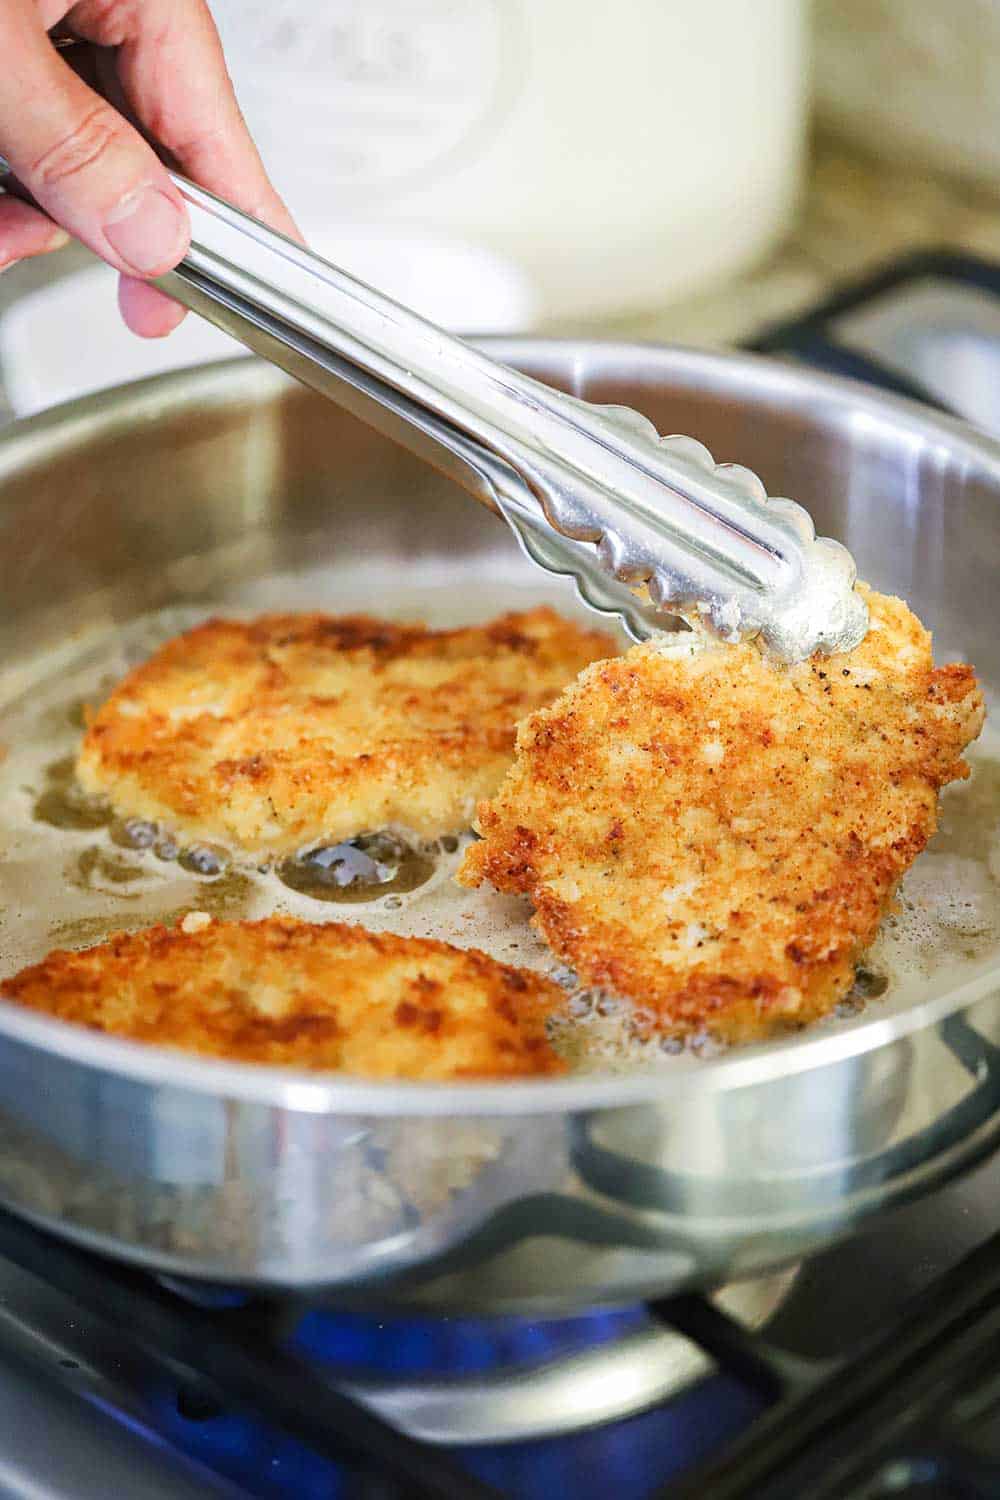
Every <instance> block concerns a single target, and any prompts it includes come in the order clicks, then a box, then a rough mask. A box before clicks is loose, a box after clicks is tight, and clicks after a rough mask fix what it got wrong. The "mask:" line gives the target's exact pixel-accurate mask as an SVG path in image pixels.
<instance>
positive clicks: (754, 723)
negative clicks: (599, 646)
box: [459, 589, 983, 1040]
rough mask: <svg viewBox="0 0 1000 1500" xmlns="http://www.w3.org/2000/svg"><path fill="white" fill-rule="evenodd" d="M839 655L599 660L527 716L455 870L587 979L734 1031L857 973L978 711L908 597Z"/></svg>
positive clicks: (710, 652) (686, 1021) (668, 648)
mask: <svg viewBox="0 0 1000 1500" xmlns="http://www.w3.org/2000/svg"><path fill="white" fill-rule="evenodd" d="M863 592H864V593H865V596H866V598H867V599H868V602H869V606H870V610H871V628H870V629H869V632H868V634H867V636H866V637H865V639H864V641H862V643H861V644H860V645H859V646H858V647H857V648H856V649H855V650H854V651H852V652H850V653H848V654H844V655H838V656H830V657H820V656H816V657H814V658H812V659H811V660H810V661H807V662H803V663H801V664H800V665H797V666H792V667H787V668H782V667H778V666H775V665H773V664H770V663H769V662H768V661H767V660H765V659H764V657H763V656H762V655H761V653H760V652H759V651H758V650H757V649H756V648H755V647H754V646H753V645H750V644H746V645H724V646H720V645H716V644H709V643H708V642H706V641H704V639H703V638H702V637H700V636H696V635H694V634H692V635H688V636H686V637H673V638H672V642H671V643H670V644H667V643H663V644H661V643H647V644H645V645H642V646H637V647H635V648H634V649H632V650H631V651H629V652H628V653H627V654H626V655H625V656H622V657H620V658H618V659H617V660H614V661H607V662H602V663H599V664H597V665H595V666H592V667H589V668H587V669H586V670H585V671H584V672H583V674H582V675H581V677H580V678H579V680H578V681H577V682H576V683H574V684H573V686H572V687H570V688H568V689H567V691H566V692H565V693H563V695H562V696H561V697H560V698H559V699H558V700H557V701H556V702H555V703H554V704H552V706H551V707H549V708H547V709H543V710H542V711H541V712H539V713H537V714H535V715H534V716H533V717H532V718H530V719H529V720H527V721H526V722H525V723H523V724H522V725H521V726H520V729H519V731H518V742H517V758H516V761H515V764H514V766H513V768H512V770H511V771H510V773H509V775H508V777H507V779H506V780H505V782H504V784H503V786H502V787H501V789H500V791H499V793H498V794H497V795H496V797H494V798H493V799H492V800H491V801H486V802H484V803H483V804H482V805H481V807H480V809H479V827H480V830H481V833H482V841H481V842H480V843H478V844H475V845H473V846H472V847H471V848H470V849H469V850H468V851H467V854H466V857H465V860H464V863H463V865H462V867H461V870H460V872H459V879H460V880H461V881H462V883H463V884H466V885H478V884H479V883H480V882H482V881H491V882H492V883H493V885H494V886H496V887H498V888H499V889H500V890H503V891H520V892H524V893H525V894H526V895H528V896H529V897H530V898H531V900H532V902H533V903H534V906H535V911H536V921H537V923H538V925H539V927H540V928H541V931H542V932H543V934H544V936H545V937H546V939H547V940H548V942H549V944H550V945H551V947H552V948H553V949H554V951H555V952H556V954H558V956H559V957H560V958H561V959H562V960H564V961H565V962H566V963H568V964H570V965H571V966H572V967H573V968H574V969H575V970H576V972H577V974H578V976H579V978H580V980H581V981H582V982H583V983H584V984H586V985H589V986H598V987H602V988H605V989H608V990H611V991H613V992H616V993H618V994H619V995H624V996H625V997H627V998H629V999H632V1000H634V1001H636V1002H638V1003H640V1004H641V1005H642V1006H643V1007H645V1008H648V1009H649V1010H651V1011H652V1012H653V1014H654V1016H655V1018H656V1021H655V1024H656V1025H658V1026H659V1027H660V1028H662V1029H663V1030H665V1031H667V1032H670V1033H673V1034H676V1035H684V1034H690V1033H701V1032H707V1033H709V1034H712V1035H715V1036H717V1037H719V1038H721V1039H726V1040H740V1039H746V1038H750V1037H753V1036H757V1035H762V1034H766V1033H767V1032H769V1031H772V1030H775V1029H777V1028H780V1027H787V1026H797V1025H801V1024H804V1023H805V1022H807V1021H809V1020H812V1019H814V1018H815V1017H817V1016H820V1015H822V1014H823V1013H825V1012H826V1011H829V1010H830V1009H831V1008H832V1007H833V1006H834V1005H835V1004H836V1003H837V1001H838V1000H839V999H840V998H841V997H842V996H843V995H844V994H845V993H846V991H847V990H848V989H849V988H850V987H851V984H852V981H853V977H854V970H855V965H856V962H857V960H858V958H859V957H860V955H861V954H862V952H863V951H864V950H865V949H866V948H867V947H868V946H869V944H870V943H871V942H872V940H873V939H874V937H875V934H876V931H877V929H878V926H879V922H880V921H881V919H882V916H883V914H884V913H885V911H886V908H887V906H888V904H889V902H890V901H891V899H892V895H893V892H894V890H895V887H896V884H897V882H898V881H899V879H900V877H901V876H902V874H903V872H904V871H905V870H906V869H907V867H908V866H909V865H910V864H911V863H912V861H913V860H914V859H915V858H916V856H917V854H919V852H920V851H921V849H923V847H924V845H925V844H926V842H927V840H928V838H929V837H930V835H931V834H932V833H933V832H934V829H935V826H936V817H937V795H938V792H939V790H940V788H941V787H943V786H944V785H945V784H946V783H947V782H949V781H953V780H956V779H958V778H961V777H963V776H965V775H967V774H968V770H967V767H966V766H965V765H964V763H963V761H962V760H961V755H962V752H963V750H964V749H965V747H966V745H968V743H969V742H970V740H972V739H974V738H975V736H976V735H977V734H978V733H979V730H980V728H981V727H982V722H983V700H982V695H981V693H980V691H979V688H978V686H977V683H976V679H975V675H974V673H973V671H972V669H971V668H970V667H967V666H944V667H937V668H935V667H934V665H933V661H932V657H931V639H930V636H929V634H928V632H927V631H926V630H925V629H924V628H923V626H922V625H921V624H920V621H919V620H918V619H916V617H915V616H914V615H913V614H912V613H911V612H910V610H909V609H907V607H906V605H905V604H903V603H902V602H901V601H900V600H898V599H891V598H887V597H885V596H884V595H881V594H877V593H874V592H873V591H870V590H867V589H864V590H863Z"/></svg>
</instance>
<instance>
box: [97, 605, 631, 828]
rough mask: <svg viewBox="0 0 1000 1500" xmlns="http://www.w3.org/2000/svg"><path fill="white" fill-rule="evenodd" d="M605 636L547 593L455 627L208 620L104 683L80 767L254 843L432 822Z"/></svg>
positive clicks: (154, 812)
mask: <svg viewBox="0 0 1000 1500" xmlns="http://www.w3.org/2000/svg"><path fill="white" fill-rule="evenodd" d="M615 649H616V648H615V644H614V642H613V640H612V639H611V637H610V636H608V635H605V634H603V633H601V632H598V631H592V630H583V629H581V628H580V627H579V626H576V625H573V624H571V623H570V622H569V621H567V620H563V619H561V618H560V616H559V615H557V614H556V613H555V612H554V611H553V610H551V609H547V608H541V609H534V610H530V611H528V612H526V613H521V614H507V615H504V616H502V617H501V618H500V619H497V620H494V621H492V622H491V623H490V624H488V625H482V626H469V627H466V628H464V629H461V630H429V629H427V628H426V627H425V626H423V625H399V624H393V623H390V622H387V621H384V620H375V619H370V618H368V617H367V616H363V615H352V616H346V617H343V618H339V619H337V618H332V617H330V616H327V615H322V614H298V615H264V616H262V617H261V618H259V619H257V620H253V621H251V622H249V623H240V622H237V621H234V620H210V621H208V623H207V624H204V625H200V626H198V627H197V628H196V629H194V630H190V631H188V632H187V633H186V634H185V635H182V636H178V637H177V638H176V639H174V640H172V641H169V642H168V643H167V644H166V645H165V646H163V647H162V649H161V650H159V651H158V652H157V653H156V654H155V655H154V656H153V657H152V658H151V659H150V660H149V661H147V662H146V663H144V664H143V665H142V666H140V667H138V668H137V669H136V670H135V671H133V672H131V673H130V674H129V675H128V676H127V677H126V678H125V680H124V681H123V682H122V683H120V684H119V686H118V687H117V688H116V689H115V691H114V692H113V693H112V694H111V697H110V698H109V699H108V700H107V702H106V703H105V704H104V706H103V707H102V708H101V709H100V710H99V712H98V713H97V714H96V716H95V717H94V719H93V721H92V722H91V724H90V726H89V728H88V730H87V733H86V736H85V738H84V741H83V746H82V749H81V752H80V756H79V761H78V766H77V774H78V777H79V780H80V782H81V784H82V785H83V787H84V789H85V790H86V791H88V792H97V793H103V794H105V795H106V796H107V797H108V799H109V800H110V802H111V804H112V806H113V807H114V808H115V810H116V811H117V812H118V813H119V814H120V815H122V816H124V817H134V818H141V819H147V820H149V821H151V822H155V823H161V824H163V825H164V826H165V827H167V828H169V829H170V830H171V832H172V833H173V834H174V835H176V836H178V837H180V838H181V839H182V840H186V841H188V842H196V841H198V840H219V841H221V842H223V843H226V844H231V845H234V846H236V847H237V848H239V849H240V850H241V851H243V852H245V853H248V854H251V855H254V856H257V857H264V858H269V857H272V856H276V855H284V854H292V853H295V852H297V851H299V850H300V849H302V848H304V847H307V846H309V845H311V844H317V843H319V842H330V843H336V842H338V841H339V840H341V839H345V838H352V837H354V836H355V835H356V834H360V833H365V832H369V831H374V830H378V829H382V828H386V827H390V826H398V827H402V828H406V829H409V830H412V831H413V832H414V833H416V834H419V835H421V836H424V837H428V838H434V837H437V836H439V835H441V834H445V833H451V832H455V831H457V830H459V829H462V828H465V827H468V825H469V823H470V822H471V819H472V815H473V812H474V809H475V805H476V802H477V801H478V799H479V798H481V797H485V796H489V795H490V794H491V793H493V792H494V791H495V790H496V789H497V787H498V786H499V784H500V781H501V779H502V777H503V774H504V772H505V771H506V770H507V768H508V767H509V765H510V763H511V760H512V758H513V753H514V729H515V725H516V723H517V721H518V720H519V719H521V718H523V717H524V715H525V714H527V713H529V712H531V711H533V710H535V709H537V708H540V707H542V706H543V705H544V704H547V703H550V702H551V701H552V699H553V698H554V697H555V696H556V694H557V693H558V692H559V691H560V690H561V689H562V688H563V687H565V686H566V684H567V683H569V682H571V681H572V680H573V678H574V677H575V676H576V674H577V672H578V671H579V670H580V668H581V667H583V666H585V665H587V663H588V662H591V661H594V660H596V659H598V658H600V657H605V656H609V655H611V654H613V653H614V651H615Z"/></svg>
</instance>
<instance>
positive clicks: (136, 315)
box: [118, 276, 187, 339]
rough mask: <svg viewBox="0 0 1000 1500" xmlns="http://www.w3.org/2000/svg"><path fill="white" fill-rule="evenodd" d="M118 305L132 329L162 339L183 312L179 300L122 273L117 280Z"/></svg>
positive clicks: (134, 331) (142, 335) (183, 315)
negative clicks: (175, 300)
mask: <svg viewBox="0 0 1000 1500" xmlns="http://www.w3.org/2000/svg"><path fill="white" fill-rule="evenodd" d="M118 309H119V311H120V312H121V315H122V317H123V318H124V319H125V322H126V323H127V324H128V326H129V328H131V330H132V332H133V333H138V334H139V335H140V336H141V337H142V338H144V339H162V338H163V337H164V336H165V335H166V334H168V333H173V331H174V329H175V328H176V327H177V326H178V324H179V323H182V322H183V321H184V319H185V317H186V316H187V312H186V309H185V308H183V307H181V305H180V303H179V302H174V300H173V299H172V298H171V297H165V296H164V294H163V293H162V292H158V291H157V290H156V287H155V286H150V285H149V282H148V281H136V279H135V278H134V277H133V276H122V277H121V279H120V280H119V282H118Z"/></svg>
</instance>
